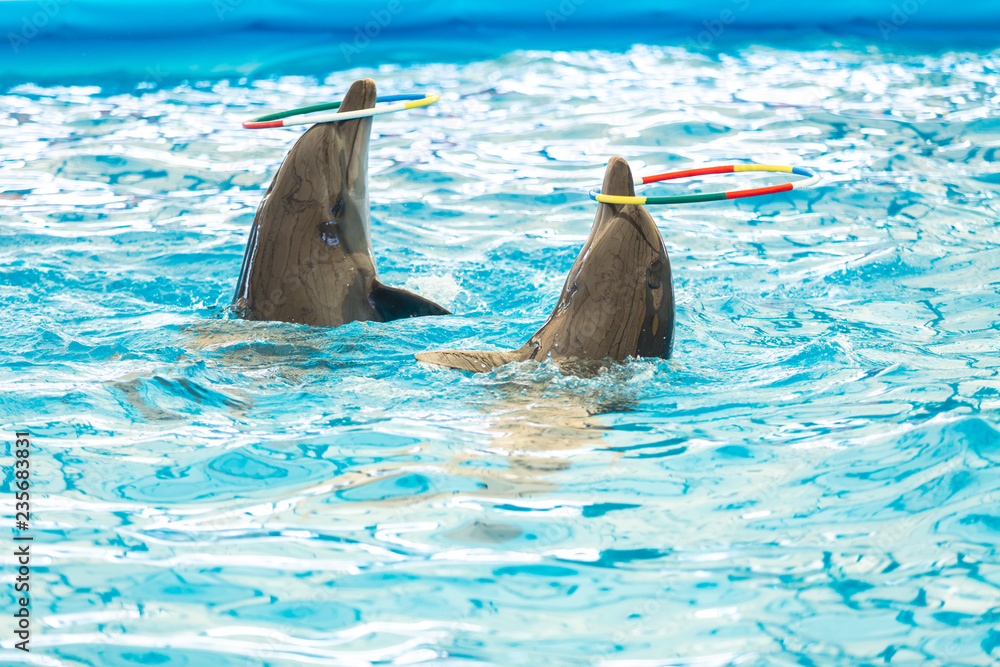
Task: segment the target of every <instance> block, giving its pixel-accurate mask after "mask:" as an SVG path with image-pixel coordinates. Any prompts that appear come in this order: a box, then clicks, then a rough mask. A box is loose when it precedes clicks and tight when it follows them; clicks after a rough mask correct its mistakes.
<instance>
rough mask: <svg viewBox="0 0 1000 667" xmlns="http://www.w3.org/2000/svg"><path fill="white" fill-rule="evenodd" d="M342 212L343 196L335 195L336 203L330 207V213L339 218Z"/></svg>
mask: <svg viewBox="0 0 1000 667" xmlns="http://www.w3.org/2000/svg"><path fill="white" fill-rule="evenodd" d="M343 214H344V198H343V197H337V203H336V204H334V205H333V206H331V207H330V215H332V216H333V217H335V218H339V217H340V216H342V215H343Z"/></svg>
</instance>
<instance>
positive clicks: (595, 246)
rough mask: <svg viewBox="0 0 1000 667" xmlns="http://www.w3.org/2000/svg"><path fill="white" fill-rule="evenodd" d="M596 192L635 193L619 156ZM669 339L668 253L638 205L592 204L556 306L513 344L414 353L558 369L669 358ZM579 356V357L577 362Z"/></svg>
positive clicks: (470, 363) (457, 362)
mask: <svg viewBox="0 0 1000 667" xmlns="http://www.w3.org/2000/svg"><path fill="white" fill-rule="evenodd" d="M601 192H603V193H604V194H609V195H628V196H634V195H635V187H634V185H633V182H632V172H631V170H630V169H629V166H628V163H627V162H626V161H625V160H623V159H622V158H620V157H617V156H616V157H613V158H611V160H610V161H609V162H608V166H607V170H606V171H605V173H604V185H603V187H602V188H601ZM673 338H674V291H673V285H672V283H671V279H670V258H669V257H668V256H667V249H666V247H665V246H664V245H663V238H662V237H661V236H660V232H659V230H658V229H657V228H656V224H655V223H654V222H653V219H652V218H651V217H650V215H649V213H648V212H647V211H646V209H645V208H643V207H642V206H636V205H632V204H628V205H616V204H598V205H597V214H596V216H595V217H594V226H593V228H592V229H591V230H590V237H589V238H588V239H587V241H586V243H584V244H583V249H582V250H581V251H580V254H579V255H578V256H577V258H576V261H575V262H573V267H572V268H571V269H570V271H569V276H567V278H566V284H565V285H564V286H563V290H562V295H561V296H560V297H559V301H558V303H557V304H556V308H555V310H554V311H553V313H552V315H550V316H549V319H548V321H546V322H545V324H543V325H542V328H541V329H539V330H538V331H537V332H535V335H533V336H532V337H531V338H529V339H528V342H527V343H525V344H524V346H522V347H520V348H518V349H516V350H475V351H469V350H442V351H435V352H421V353H419V354H417V355H416V357H417V359H418V360H419V361H424V362H427V363H431V364H437V365H439V366H447V367H449V368H456V369H459V370H463V371H472V372H488V371H490V370H492V369H494V368H497V367H498V366H503V365H504V364H508V363H510V362H512V361H527V360H529V359H533V360H536V361H544V360H546V359H547V358H549V357H551V358H552V360H553V361H554V362H555V363H556V364H557V365H559V366H560V367H563V368H564V369H572V370H576V369H577V368H583V369H586V368H589V367H590V366H592V365H593V364H592V363H589V362H599V363H600V364H603V363H606V362H607V361H608V360H614V361H620V360H623V359H625V358H627V357H661V358H664V359H666V358H669V357H670V351H671V346H672V344H673ZM581 362H582V363H581Z"/></svg>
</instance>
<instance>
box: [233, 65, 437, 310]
mask: <svg viewBox="0 0 1000 667" xmlns="http://www.w3.org/2000/svg"><path fill="white" fill-rule="evenodd" d="M375 99H376V92H375V82H374V81H372V80H371V79H364V80H361V81H355V82H354V84H353V85H352V86H351V88H350V90H348V91H347V95H345V96H344V101H343V103H342V104H341V106H340V109H339V111H341V112H345V111H354V110H357V109H367V108H370V107H373V106H375ZM371 129H372V119H371V117H368V118H359V119H356V120H347V121H341V122H332V123H318V124H316V125H313V126H312V127H311V128H309V130H307V131H306V132H305V133H304V134H303V135H302V136H301V137H300V138H299V140H298V141H296V142H295V145H294V146H292V149H291V150H290V151H289V152H288V155H287V156H285V159H284V161H283V162H282V163H281V166H280V167H279V168H278V173H277V174H276V175H275V176H274V180H273V181H271V185H270V187H269V188H268V189H267V192H266V193H265V194H264V200H263V201H262V202H261V203H260V207H259V208H258V209H257V215H256V217H255V218H254V221H253V227H252V229H251V231H250V240H249V242H248V243H247V247H246V252H245V253H244V255H243V267H242V268H241V269H240V279H239V283H238V284H237V287H236V294H235V295H234V297H233V310H234V312H235V313H236V314H237V315H238V316H239V317H242V318H244V319H250V320H277V321H282V322H296V323H299V324H309V325H313V326H325V327H336V326H340V325H342V324H346V323H348V322H353V321H355V320H368V321H374V322H387V321H390V320H396V319H400V318H404V317H416V316H419V315H448V314H450V313H449V312H448V311H447V310H445V309H444V308H442V307H441V306H439V305H437V304H436V303H434V302H432V301H428V300H427V299H424V298H423V297H420V296H417V295H416V294H413V293H411V292H407V291H405V290H401V289H396V288H394V287H387V286H386V285H383V284H382V283H381V282H379V280H378V275H377V273H376V269H375V256H374V254H373V252H372V244H371V220H370V218H369V211H368V141H369V139H370V137H371Z"/></svg>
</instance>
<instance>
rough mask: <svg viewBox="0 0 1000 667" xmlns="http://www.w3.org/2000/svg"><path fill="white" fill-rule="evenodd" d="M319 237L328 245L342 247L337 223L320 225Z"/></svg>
mask: <svg viewBox="0 0 1000 667" xmlns="http://www.w3.org/2000/svg"><path fill="white" fill-rule="evenodd" d="M319 237H320V238H321V239H323V243H325V244H327V245H340V228H339V227H338V226H337V223H336V222H335V221H332V220H331V221H330V222H321V223H319Z"/></svg>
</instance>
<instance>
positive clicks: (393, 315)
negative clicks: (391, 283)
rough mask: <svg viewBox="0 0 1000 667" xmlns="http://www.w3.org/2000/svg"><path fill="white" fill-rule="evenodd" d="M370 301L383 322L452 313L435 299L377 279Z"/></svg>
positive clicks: (370, 294)
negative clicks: (388, 285) (397, 287)
mask: <svg viewBox="0 0 1000 667" xmlns="http://www.w3.org/2000/svg"><path fill="white" fill-rule="evenodd" d="M368 299H369V301H371V304H372V306H373V307H374V308H375V312H377V313H378V314H379V316H380V317H381V318H382V321H383V322H390V321H392V320H401V319H403V318H404V317H425V316H427V315H451V311H449V310H445V309H444V308H442V307H441V306H439V305H437V304H436V303H434V302H433V301H430V300H428V299H425V298H424V297H422V296H417V295H416V294H414V293H413V292H407V291H406V290H402V289H396V288H395V287H387V286H385V285H383V284H382V283H380V282H379V281H377V280H376V281H375V282H374V284H373V285H372V290H371V292H370V293H369V295H368Z"/></svg>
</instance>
